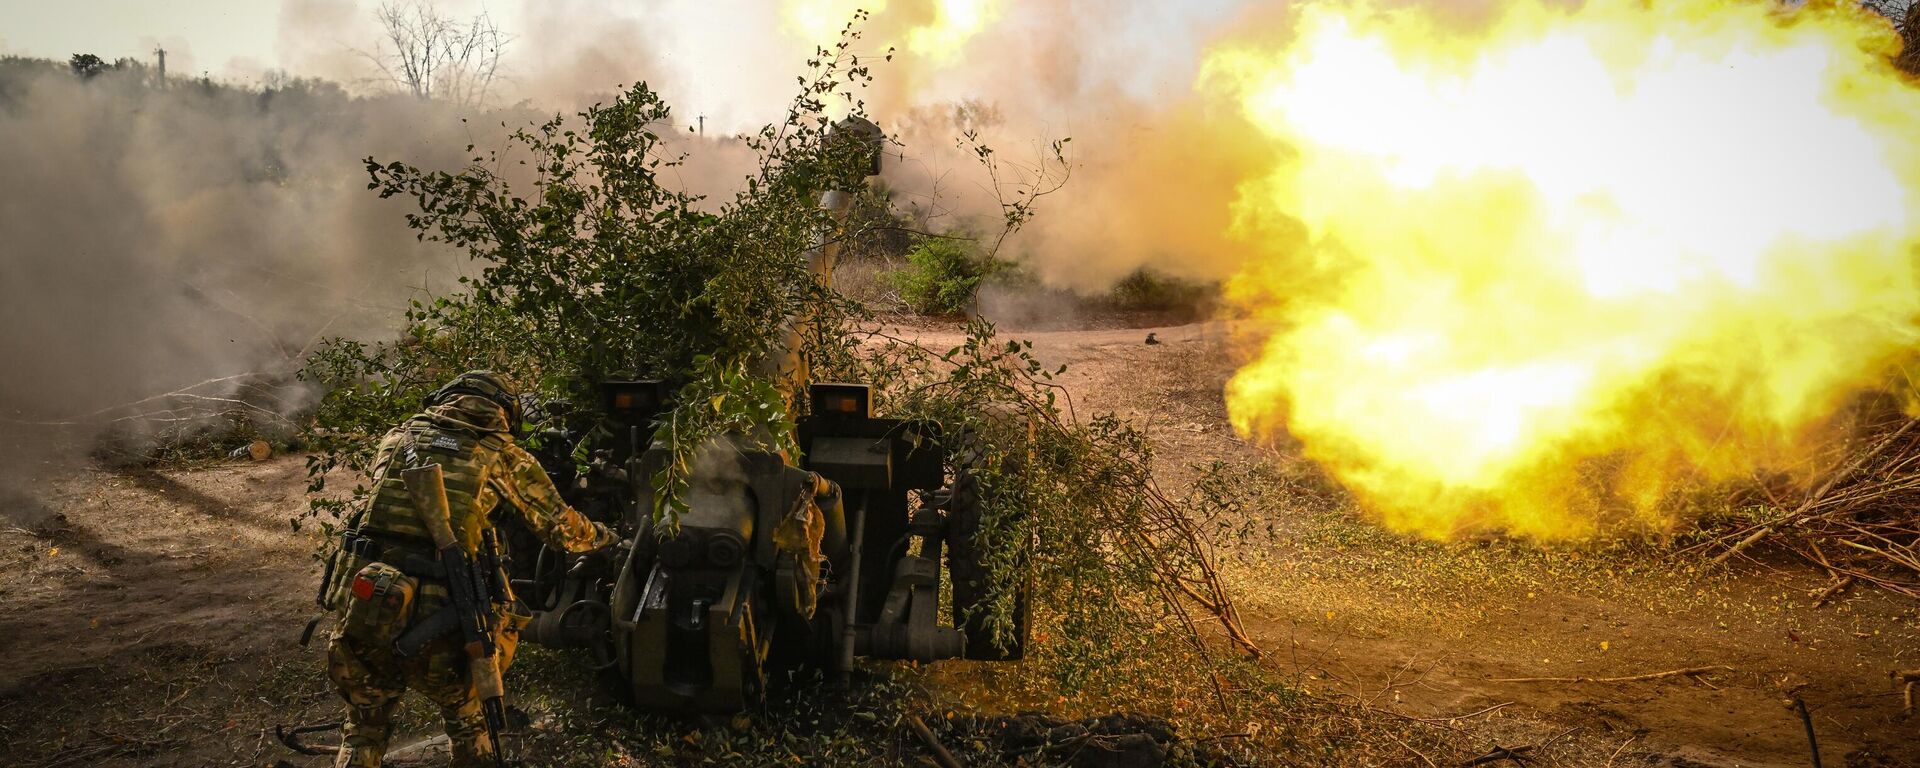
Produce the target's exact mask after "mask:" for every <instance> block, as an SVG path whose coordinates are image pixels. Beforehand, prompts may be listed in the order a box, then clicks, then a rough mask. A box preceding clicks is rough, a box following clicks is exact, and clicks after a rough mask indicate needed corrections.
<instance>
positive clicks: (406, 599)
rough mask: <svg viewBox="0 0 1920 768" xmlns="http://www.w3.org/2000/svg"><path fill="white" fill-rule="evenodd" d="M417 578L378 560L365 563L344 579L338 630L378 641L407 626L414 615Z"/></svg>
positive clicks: (359, 638) (349, 635)
mask: <svg viewBox="0 0 1920 768" xmlns="http://www.w3.org/2000/svg"><path fill="white" fill-rule="evenodd" d="M419 588H420V580H419V579H416V578H413V577H411V576H408V575H406V574H404V573H401V572H400V569H398V568H395V567H393V566H391V565H387V564H386V563H381V562H372V563H368V564H367V565H366V566H365V567H363V568H361V569H360V570H359V571H357V572H356V573H354V575H353V577H352V578H351V579H349V580H348V582H347V589H346V590H345V591H346V595H345V614H346V615H345V616H344V618H343V619H342V621H341V622H340V633H341V634H342V635H343V636H345V637H348V638H351V639H353V640H356V641H359V642H365V643H381V642H384V641H385V640H386V639H388V638H391V637H393V636H395V635H398V634H399V633H400V632H402V631H404V630H405V629H406V626H407V623H408V621H409V620H411V619H412V616H413V603H414V597H415V595H416V594H418V592H419Z"/></svg>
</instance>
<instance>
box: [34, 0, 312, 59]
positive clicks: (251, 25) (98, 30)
mask: <svg viewBox="0 0 1920 768" xmlns="http://www.w3.org/2000/svg"><path fill="white" fill-rule="evenodd" d="M279 17H280V4H279V3H277V2H258V1H249V0H180V1H178V2H159V1H157V0H86V1H85V2H47V0H0V20H4V21H0V53H8V54H14V55H23V56H39V57H44V58H52V59H65V58H67V57H68V56H71V55H73V54H75V53H92V54H97V55H99V56H100V57H101V58H103V59H107V60H109V61H111V60H113V59H117V58H120V57H122V56H131V57H134V58H138V59H141V60H144V61H149V62H151V61H152V59H153V48H154V46H155V45H156V44H158V45H164V46H166V47H168V48H169V49H177V50H173V51H170V52H169V53H168V54H167V55H168V58H169V60H170V65H169V68H170V69H173V70H174V71H176V72H179V73H180V74H183V75H198V74H201V73H202V72H205V73H207V74H214V75H221V74H226V71H227V70H228V69H230V68H236V67H237V68H238V69H243V70H257V69H259V68H262V67H263V66H269V67H270V66H274V64H275V61H276V53H275V50H274V48H275V38H276V26H277V24H278V22H279ZM182 64H184V65H186V66H184V67H183V66H180V65H182Z"/></svg>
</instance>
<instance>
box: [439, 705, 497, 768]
mask: <svg viewBox="0 0 1920 768" xmlns="http://www.w3.org/2000/svg"><path fill="white" fill-rule="evenodd" d="M440 714H441V716H442V717H444V718H446V722H447V746H448V747H449V748H450V749H451V751H452V752H453V762H452V765H453V768H493V765H494V761H493V751H494V743H493V740H492V739H490V738H487V718H486V715H484V714H482V713H481V711H480V700H479V699H478V698H476V697H469V698H468V699H467V700H466V701H464V702H462V703H461V704H460V705H459V706H455V707H442V708H441V710H440Z"/></svg>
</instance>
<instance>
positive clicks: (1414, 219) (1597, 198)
mask: <svg viewBox="0 0 1920 768" xmlns="http://www.w3.org/2000/svg"><path fill="white" fill-rule="evenodd" d="M1898 48H1899V40H1898V37H1897V36H1896V35H1894V33H1893V32H1892V29H1891V27H1890V26H1889V25H1888V24H1887V23H1886V22H1885V21H1884V20H1882V19H1880V18H1879V17H1877V16H1873V15H1871V14H1869V13H1867V12H1865V11H1862V10H1860V9H1858V8H1857V7H1854V6H1851V5H1848V4H1844V3H1842V4H1832V3H1814V4H1808V5H1804V6H1800V7H1798V8H1787V7H1784V6H1780V5H1775V4H1772V3H1759V2H1744V1H1741V0H1684V1H1682V2H1662V3H1645V2H1634V1H1633V0H1594V2H1589V3H1587V4H1585V5H1582V6H1579V7H1566V6H1564V5H1562V4H1559V3H1554V2H1549V1H1548V0H1513V1H1512V2H1509V3H1506V4H1505V5H1504V6H1503V7H1501V8H1500V9H1498V10H1497V11H1496V12H1494V13H1493V15H1492V16H1491V18H1488V19H1483V20H1480V21H1479V22H1476V23H1463V22H1461V21H1460V20H1459V19H1447V18H1442V17H1440V16H1439V15H1438V12H1437V11H1433V10H1430V9H1423V8H1402V9H1397V10H1392V11H1385V10H1381V9H1378V8H1376V7H1373V6H1370V5H1366V4H1363V3H1344V2H1332V3H1316V4H1312V5H1307V6H1304V7H1302V8H1301V10H1300V12H1299V15H1298V17H1297V24H1296V26H1295V28H1294V29H1293V30H1292V34H1291V39H1290V40H1289V41H1287V42H1285V43H1283V44H1278V45H1263V44H1256V43H1242V44H1236V45H1232V46H1226V47H1221V48H1218V49H1216V50H1215V51H1213V52H1212V53H1211V54H1210V55H1209V57H1208V60H1207V62H1206V64H1205V67H1204V69H1203V73H1202V76H1201V87H1202V89H1203V91H1205V92H1206V93H1208V94H1210V95H1212V96H1214V97H1218V98H1222V99H1225V100H1226V103H1228V104H1230V105H1231V106H1232V108H1233V109H1234V111H1235V112H1236V113H1237V114H1239V115H1242V116H1244V117H1245V118H1246V119H1247V120H1248V121H1250V122H1251V123H1252V124H1254V125H1255V126H1257V128H1258V129H1259V132H1260V133H1261V134H1262V135H1263V136H1264V140H1266V141H1269V142H1272V143H1273V144H1274V145H1276V146H1279V147H1284V148H1286V149H1287V151H1286V152H1284V153H1282V154H1281V155H1280V156H1282V157H1284V158H1286V159H1284V160H1282V161H1280V162H1278V164H1277V166H1276V167H1274V168H1272V169H1270V171H1269V172H1267V173H1265V175H1262V176H1260V177H1259V178H1257V179H1254V180H1251V181H1248V182H1245V183H1243V184H1242V185H1241V186H1240V190H1239V197H1238V202H1237V204H1236V209H1235V222H1236V223H1235V225H1234V232H1233V234H1234V236H1235V237H1236V238H1237V239H1238V240H1240V241H1241V242H1243V243H1244V244H1245V246H1246V247H1247V248H1248V249H1249V250H1250V251H1251V253H1252V258H1250V259H1249V261H1250V266H1248V267H1247V268H1245V269H1243V270H1242V271H1241V273H1240V274H1239V275H1238V276H1237V277H1236V278H1235V279H1234V280H1233V281H1232V282H1231V283H1230V285H1229V298H1230V300H1231V301H1233V302H1234V303H1235V304H1236V305H1237V306H1239V307H1240V308H1241V309H1242V310H1244V311H1245V313H1246V314H1248V315H1250V316H1251V317H1253V318H1255V319H1256V320H1257V321H1258V323H1257V324H1258V325H1259V327H1261V328H1265V329H1267V330H1266V331H1265V332H1264V333H1262V334H1261V338H1260V339H1259V341H1260V343H1259V345H1258V346H1259V351H1258V354H1257V356H1256V357H1255V359H1253V360H1252V362H1250V363H1249V364H1247V365H1246V366H1245V367H1244V368H1243V369H1241V370H1240V371H1239V372H1238V373H1237V375H1236V376H1235V377H1234V378H1233V379H1232V381H1231V382H1230V384H1229V386H1228V392H1227V395H1228V404H1229V409H1230V412H1231V415H1232V420H1233V423H1234V425H1235V426H1236V427H1237V428H1238V429H1239V430H1241V431H1242V433H1244V434H1252V435H1263V436H1275V435H1278V434H1280V433H1283V432H1284V433H1288V434H1291V435H1292V436H1294V437H1296V438H1298V439H1299V440H1301V441H1302V443H1303V444H1304V446H1305V452H1306V454H1307V455H1308V456H1310V457H1311V458H1313V459H1314V460H1316V461H1318V462H1320V463H1321V464H1323V465H1324V466H1326V467H1327V468H1329V470H1330V471H1332V472H1333V473H1334V474H1335V475H1336V476H1337V477H1338V478H1340V480H1341V481H1342V482H1343V483H1345V484H1346V485H1347V486H1348V487H1349V488H1351V489H1352V490H1353V491H1355V493H1356V494H1357V495H1358V496H1359V497H1360V498H1361V499H1362V501H1363V502H1364V503H1365V505H1366V506H1367V507H1368V508H1369V509H1371V510H1374V511H1375V512H1377V513H1378V514H1379V515H1381V516H1382V517H1383V519H1384V520H1385V521H1386V522H1387V523H1388V524H1389V525H1391V526H1393V527H1395V528H1397V529H1401V530H1407V531H1413V532H1418V533H1421V534H1425V535H1429V536H1435V537H1446V536H1451V535H1457V534H1460V533H1465V532H1471V531H1505V532H1510V533H1516V534H1520V535H1525V536H1531V537H1538V538H1576V537H1583V536H1590V535H1595V534H1598V533H1602V532H1607V531H1613V530H1618V529H1620V528H1621V527H1623V526H1624V527H1627V528H1638V529H1646V528H1653V529H1659V528H1664V527H1669V526H1671V525H1672V524H1673V523H1674V522H1675V520H1673V519H1672V515H1673V513H1672V512H1671V511H1670V505H1668V504H1664V503H1663V500H1664V499H1666V498H1667V496H1668V494H1669V493H1670V492H1671V491H1673V490H1674V489H1675V488H1676V487H1678V486H1679V485H1681V484H1683V483H1684V482H1686V481H1689V480H1696V479H1704V480H1714V479H1726V478H1732V477H1740V476H1744V475H1746V474H1747V473H1751V472H1753V471H1755V470H1756V469H1759V468H1761V467H1764V466H1782V465H1784V464H1786V463H1788V462H1791V461H1794V460H1796V459H1799V458H1802V457H1804V456H1805V455H1806V454H1807V451H1808V450H1809V449H1810V445H1811V442H1812V437H1813V434H1812V431H1813V430H1814V428H1815V427H1816V425H1818V424H1819V423H1821V422H1822V421H1823V420H1825V419H1827V418H1829V417H1830V416H1831V415H1832V414H1833V412H1834V410H1835V409H1836V408H1837V407H1838V406H1839V405H1840V404H1841V403H1842V402H1843V401H1844V400H1845V399H1846V398H1847V397H1848V396H1849V395H1851V394H1855V393H1858V392H1859V391H1861V390H1862V389H1863V388H1867V387H1872V386H1875V385H1876V384H1877V383H1878V382H1880V381H1882V380H1884V376H1885V374H1886V372H1887V371H1888V368H1889V366H1890V365H1891V364H1893V363H1895V362H1896V361H1899V360H1901V359H1902V358H1903V357H1904V356H1906V355H1908V354H1909V353H1910V352H1911V350H1912V349H1913V345H1914V342H1915V339H1916V335H1917V332H1920V325H1917V324H1916V319H1917V318H1920V279H1917V277H1916V274H1915V266H1916V262H1915V260H1914V250H1913V249H1914V246H1915V245H1916V242H1920V151H1917V150H1916V148H1917V147H1920V142H1916V141H1915V137H1916V136H1920V90H1915V89H1914V88H1912V87H1911V86H1910V85H1909V84H1908V83H1907V82H1906V80H1905V79H1904V78H1903V77H1902V76H1901V75H1900V74H1899V73H1898V72H1896V71H1895V70H1894V69H1893V67H1892V66H1891V64H1890V63H1889V56H1890V55H1891V54H1893V53H1895V52H1897V50H1898Z"/></svg>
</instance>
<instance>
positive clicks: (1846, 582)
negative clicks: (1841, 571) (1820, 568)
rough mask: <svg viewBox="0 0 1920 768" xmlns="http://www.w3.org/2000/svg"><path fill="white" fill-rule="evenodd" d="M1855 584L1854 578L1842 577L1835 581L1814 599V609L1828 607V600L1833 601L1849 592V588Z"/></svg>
mask: <svg viewBox="0 0 1920 768" xmlns="http://www.w3.org/2000/svg"><path fill="white" fill-rule="evenodd" d="M1853 582H1854V577H1852V576H1841V577H1840V578H1838V579H1835V580H1834V581H1833V584H1832V585H1831V586H1828V587H1827V588H1826V589H1824V590H1822V591H1821V592H1820V596H1818V597H1815V598H1814V599H1813V607H1815V608H1819V607H1820V606H1823V605H1826V604H1827V601H1828V600H1832V599H1833V598H1834V597H1835V596H1837V595H1839V594H1840V593H1842V592H1845V591H1847V587H1851V586H1853Z"/></svg>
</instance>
